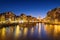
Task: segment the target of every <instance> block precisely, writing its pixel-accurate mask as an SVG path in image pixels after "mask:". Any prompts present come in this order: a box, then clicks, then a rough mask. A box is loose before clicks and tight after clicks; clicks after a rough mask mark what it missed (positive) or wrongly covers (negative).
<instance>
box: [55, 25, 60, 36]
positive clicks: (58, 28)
mask: <svg viewBox="0 0 60 40" xmlns="http://www.w3.org/2000/svg"><path fill="white" fill-rule="evenodd" d="M59 35H60V25H54V36H59Z"/></svg>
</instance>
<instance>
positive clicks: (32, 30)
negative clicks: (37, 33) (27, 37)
mask: <svg viewBox="0 0 60 40" xmlns="http://www.w3.org/2000/svg"><path fill="white" fill-rule="evenodd" d="M33 33H34V28H33V27H32V28H31V35H33Z"/></svg>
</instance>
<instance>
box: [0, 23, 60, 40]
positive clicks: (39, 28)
mask: <svg viewBox="0 0 60 40" xmlns="http://www.w3.org/2000/svg"><path fill="white" fill-rule="evenodd" d="M59 28H60V25H47V24H41V23H36V25H28V26H25V27H23V26H20V25H15V26H11V27H3V28H1V29H0V40H60V29H59Z"/></svg>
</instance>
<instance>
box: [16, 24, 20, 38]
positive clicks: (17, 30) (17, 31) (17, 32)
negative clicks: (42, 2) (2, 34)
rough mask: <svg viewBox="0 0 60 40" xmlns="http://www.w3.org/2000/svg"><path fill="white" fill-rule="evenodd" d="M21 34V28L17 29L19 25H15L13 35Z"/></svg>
mask: <svg viewBox="0 0 60 40" xmlns="http://www.w3.org/2000/svg"><path fill="white" fill-rule="evenodd" d="M20 34H21V30H20V29H19V25H17V27H16V29H15V37H18V36H20Z"/></svg>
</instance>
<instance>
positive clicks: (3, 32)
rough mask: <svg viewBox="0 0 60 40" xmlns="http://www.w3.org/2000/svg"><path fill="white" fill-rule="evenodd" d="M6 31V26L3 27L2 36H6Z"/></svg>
mask: <svg viewBox="0 0 60 40" xmlns="http://www.w3.org/2000/svg"><path fill="white" fill-rule="evenodd" d="M5 33H6V28H4V27H3V28H2V36H3V37H4V36H5Z"/></svg>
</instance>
